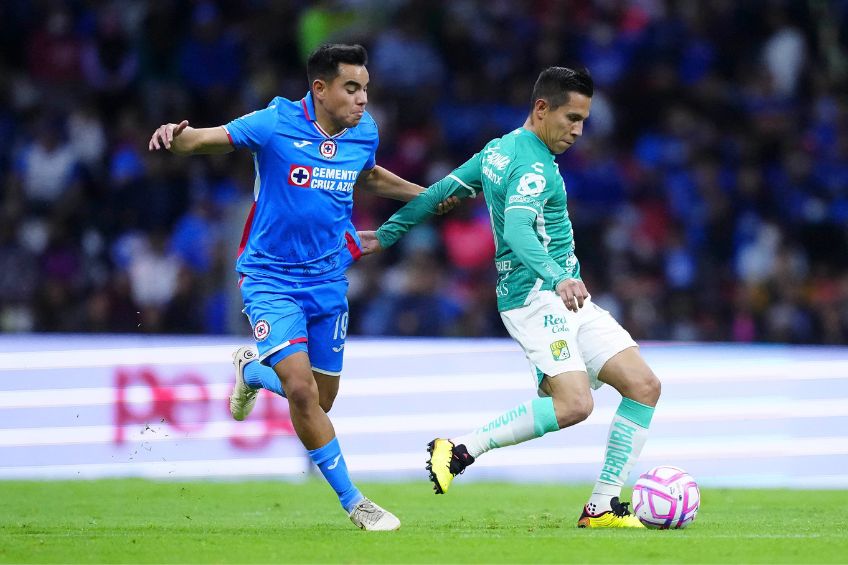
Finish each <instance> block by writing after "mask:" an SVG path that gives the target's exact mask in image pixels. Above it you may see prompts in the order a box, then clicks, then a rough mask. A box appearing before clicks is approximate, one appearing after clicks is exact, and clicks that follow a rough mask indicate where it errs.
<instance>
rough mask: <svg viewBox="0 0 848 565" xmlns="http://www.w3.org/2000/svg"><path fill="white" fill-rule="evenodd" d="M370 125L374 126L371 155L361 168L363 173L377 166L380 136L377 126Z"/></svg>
mask: <svg viewBox="0 0 848 565" xmlns="http://www.w3.org/2000/svg"><path fill="white" fill-rule="evenodd" d="M372 123H373V124H374V139H373V141H372V144H371V153H369V154H368V160H367V161H365V165H363V167H362V170H363V171H370V170H371V169H373V168H374V167H376V166H377V147H379V146H380V134H379V132H378V130H377V124H376V123H374V122H373V121H372Z"/></svg>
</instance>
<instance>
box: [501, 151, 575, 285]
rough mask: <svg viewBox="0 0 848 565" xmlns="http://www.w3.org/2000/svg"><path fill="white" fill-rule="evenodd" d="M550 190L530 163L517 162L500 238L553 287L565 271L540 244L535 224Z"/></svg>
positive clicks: (511, 176) (511, 180)
mask: <svg viewBox="0 0 848 565" xmlns="http://www.w3.org/2000/svg"><path fill="white" fill-rule="evenodd" d="M551 190H553V187H548V186H547V180H546V179H545V177H544V175H542V174H541V173H539V172H538V171H537V170H536V169H534V168H533V166H531V165H521V164H518V163H516V165H515V166H514V167H513V169H512V171H511V173H510V176H509V185H508V186H507V192H506V205H505V206H504V233H503V238H504V242H505V243H506V244H507V245H508V246H509V248H510V249H511V250H512V251H513V253H515V255H516V256H517V257H518V260H519V261H520V262H521V264H522V265H524V266H525V267H527V268H528V269H530V270H531V271H533V272H534V273H536V275H537V276H538V277H540V278H541V279H543V280H544V281H545V282H546V283H548V284H550V285H551V286H552V287H553V288H556V285H557V284H558V283H559V282H560V281H562V280H563V279H565V278H567V275H566V272H565V270H564V269H563V268H562V267H561V266H560V265H559V264H558V263H557V262H556V261H554V260H553V258H552V257H551V256H550V255H549V254H548V252H547V250H546V249H545V247H544V246H543V245H542V242H541V241H540V240H539V227H538V226H539V222H538V218H539V216H542V217H543V218H544V216H543V211H544V205H545V201H546V200H547V199H548V197H549V196H550V191H551ZM542 225H544V223H542Z"/></svg>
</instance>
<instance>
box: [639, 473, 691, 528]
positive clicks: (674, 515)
mask: <svg viewBox="0 0 848 565" xmlns="http://www.w3.org/2000/svg"><path fill="white" fill-rule="evenodd" d="M633 504H634V505H635V506H634V508H633V513H634V514H635V515H636V517H637V518H639V521H640V522H642V523H643V524H645V526H646V527H648V528H658V529H660V530H667V529H668V528H685V527H686V526H688V525H689V524H690V523H692V521H693V520H694V519H695V515H696V514H697V513H698V507H699V506H700V505H701V491H700V490H698V485H697V483H695V479H693V478H692V477H691V476H690V475H689V473H687V472H686V471H684V470H683V469H678V468H677V467H670V466H668V465H661V466H659V467H654V468H653V469H651V470H650V471H648V472H647V473H645V474H643V475H642V476H641V477H639V480H638V481H636V484H635V485H633Z"/></svg>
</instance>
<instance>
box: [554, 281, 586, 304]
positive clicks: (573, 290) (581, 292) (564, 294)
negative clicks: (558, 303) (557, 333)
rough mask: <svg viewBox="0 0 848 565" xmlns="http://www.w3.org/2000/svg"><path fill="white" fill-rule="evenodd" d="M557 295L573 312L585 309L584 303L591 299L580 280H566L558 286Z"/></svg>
mask: <svg viewBox="0 0 848 565" xmlns="http://www.w3.org/2000/svg"><path fill="white" fill-rule="evenodd" d="M556 293H557V294H558V295H559V297H560V298H562V301H563V303H565V307H566V308H568V309H569V310H571V311H572V312H577V311H578V310H580V309H581V308H583V302H584V301H585V300H586V299H587V298H589V291H588V290H586V285H585V284H583V281H581V280H579V279H564V280H561V281H560V282H559V284H557V286H556Z"/></svg>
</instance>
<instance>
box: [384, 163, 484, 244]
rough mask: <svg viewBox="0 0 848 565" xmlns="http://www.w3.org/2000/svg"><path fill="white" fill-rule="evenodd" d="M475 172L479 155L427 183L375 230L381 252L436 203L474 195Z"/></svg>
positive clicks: (430, 210)
mask: <svg viewBox="0 0 848 565" xmlns="http://www.w3.org/2000/svg"><path fill="white" fill-rule="evenodd" d="M475 162H476V164H475ZM475 167H476V170H477V171H478V172H477V175H478V176H477V178H476V179H475V178H474V177H473V171H474V170H475ZM479 171H480V154H479V153H478V154H476V155H474V157H472V158H471V159H469V160H468V161H466V162H465V163H463V164H462V165H460V166H459V167H457V168H456V169H455V170H454V171H453V172H452V173H451V174H449V175H448V176H446V177H445V178H443V179H442V180H440V181H438V182H436V183H434V184H431V185H430V186H429V187H427V190H425V191H424V192H422V193H421V194H419V195H418V196H416V197H415V199H413V200H411V201H409V202H407V203H406V205H405V206H404V207H403V208H401V209H400V210H398V211H397V212H395V214H394V215H393V216H392V217H391V218H389V219H388V220H386V222H385V223H384V224H383V225H382V226H380V227H379V228H378V229H377V234H376V235H377V240H378V241H379V242H380V245H381V246H382V247H383V248H384V249H385V248H387V247H390V246H392V245H394V243H395V242H396V241H397V240H399V239H400V238H401V237H403V236H404V234H406V232H408V231H409V230H410V229H412V228H413V227H414V226H416V225H418V224H420V223H421V222H423V221H424V220H426V219H427V218H429V217H430V216H432V215H433V214H435V213H436V209H437V207H438V205H439V203H440V202H442V201H443V200H445V199H447V198H448V197H451V196H456V197H457V198H460V199H463V198H468V197H471V198H474V197H475V196H477V191H478V190H479V186H480V178H479V174H480V173H479ZM475 187H477V188H476V189H475Z"/></svg>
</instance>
